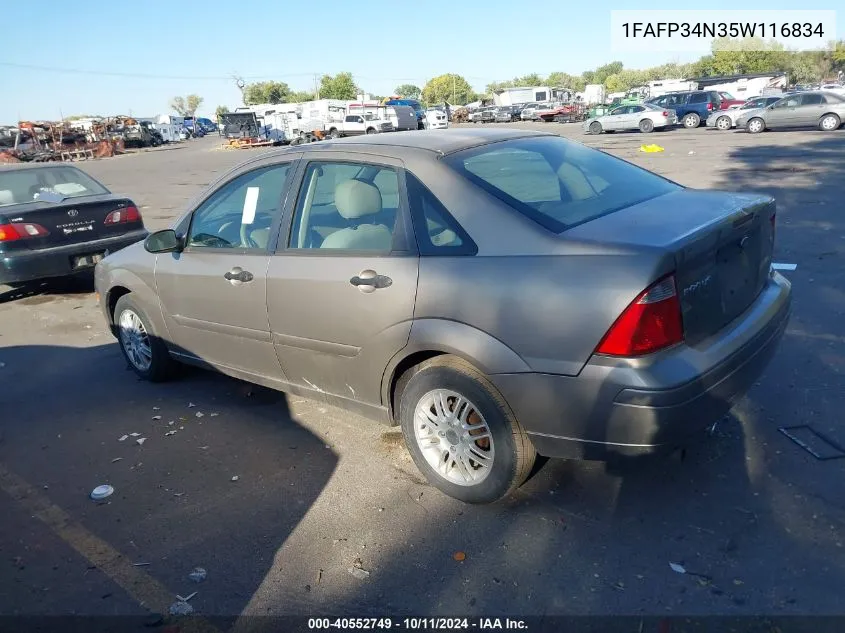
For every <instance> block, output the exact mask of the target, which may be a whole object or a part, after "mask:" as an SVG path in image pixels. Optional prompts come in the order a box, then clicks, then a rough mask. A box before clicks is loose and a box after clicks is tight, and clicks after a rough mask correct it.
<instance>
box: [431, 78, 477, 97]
mask: <svg viewBox="0 0 845 633" xmlns="http://www.w3.org/2000/svg"><path fill="white" fill-rule="evenodd" d="M476 97H477V95H476V94H475V91H474V90H473V89H472V86H470V85H469V82H468V81H467V80H466V79H464V78H463V77H461V76H460V75H456V74H454V73H446V74H445V75H440V76H439V77H435V78H434V79H430V80H429V81H428V83H427V84H426V85H425V86H424V87H423V89H422V98H423V100H424V101H425V102H426V103H430V104H431V103H442V102H443V101H448V102H449V103H456V104H466V103H471V102H472V101H474V100H475V98H476Z"/></svg>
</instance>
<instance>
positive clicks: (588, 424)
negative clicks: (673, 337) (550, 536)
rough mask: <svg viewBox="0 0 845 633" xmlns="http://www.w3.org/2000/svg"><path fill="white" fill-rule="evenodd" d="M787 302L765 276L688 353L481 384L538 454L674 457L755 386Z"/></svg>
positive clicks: (785, 292)
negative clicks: (745, 304) (500, 399)
mask: <svg viewBox="0 0 845 633" xmlns="http://www.w3.org/2000/svg"><path fill="white" fill-rule="evenodd" d="M791 295H792V289H791V286H790V283H789V282H788V281H787V280H786V279H785V278H783V277H782V276H781V275H779V274H777V273H774V274H773V275H772V277H771V279H770V281H769V283H768V284H767V286H766V288H765V289H764V290H763V291H762V292H761V294H760V296H759V297H758V298H757V300H756V301H755V302H754V303H753V304H752V305H751V306H750V307H749V308H748V309H747V310H746V311H745V313H743V315H742V316H741V317H740V318H738V319H737V320H735V321H734V322H733V323H731V324H730V325H728V326H727V327H726V328H724V329H723V330H722V331H720V332H719V333H718V334H716V335H715V336H714V337H712V339H709V340H708V341H704V342H702V343H700V344H699V345H697V346H695V347H688V346H678V347H676V348H673V349H670V350H666V351H665V352H659V353H658V354H654V355H653V356H654V357H655V358H649V359H639V360H625V361H618V360H615V359H610V358H602V357H594V358H593V359H592V360H591V361H590V362H589V363H587V365H586V366H585V367H584V368H583V370H582V371H581V373H580V374H579V375H578V376H572V377H570V376H558V375H551V374H536V373H533V374H531V373H525V374H498V375H493V376H491V377H490V378H491V380H492V381H493V383H494V384H495V385H496V386H497V387H498V389H499V390H500V391H501V393H502V395H503V396H504V397H505V400H506V401H507V402H508V404H509V405H510V407H511V409H512V410H513V411H514V414H515V415H516V417H517V419H518V420H519V421H520V423H521V424H522V426H523V428H524V429H525V430H526V432H528V434H529V436H530V438H531V440H532V442H533V444H534V446H535V448H536V449H537V451H538V452H539V453H540V454H541V455H545V456H548V457H566V458H573V459H596V460H604V459H608V458H610V457H612V456H614V455H623V456H634V455H642V454H648V453H653V452H657V451H659V450H661V449H667V448H674V447H677V446H680V445H682V444H683V443H684V441H686V440H689V439H690V437H691V436H693V435H694V434H695V433H697V432H700V431H703V430H704V429H706V428H707V427H709V426H711V425H712V424H713V423H714V422H716V421H718V420H719V419H720V418H721V417H723V416H724V415H725V414H726V413H727V412H728V411H729V410H730V409H731V407H732V406H733V405H734V403H735V402H736V401H737V400H739V399H740V398H741V397H742V396H743V395H745V393H746V392H747V391H748V389H749V388H750V387H751V386H752V385H753V384H754V382H755V381H756V380H757V379H758V377H759V376H760V374H761V373H762V372H763V370H764V369H765V368H766V366H767V365H768V363H769V361H770V360H771V358H772V356H773V355H774V353H775V351H776V349H777V347H778V344H779V342H780V340H781V338H782V337H783V332H784V330H785V329H786V326H787V323H788V322H789V317H790V313H791Z"/></svg>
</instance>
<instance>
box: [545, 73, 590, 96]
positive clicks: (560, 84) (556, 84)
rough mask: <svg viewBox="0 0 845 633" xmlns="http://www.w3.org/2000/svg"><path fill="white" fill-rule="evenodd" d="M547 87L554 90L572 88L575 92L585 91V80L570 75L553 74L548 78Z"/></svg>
mask: <svg viewBox="0 0 845 633" xmlns="http://www.w3.org/2000/svg"><path fill="white" fill-rule="evenodd" d="M546 85H548V86H550V87H552V88H570V89H572V90H574V91H575V92H581V91H582V90H584V86H585V83H584V78H583V77H576V76H575V75H570V74H569V73H563V72H553V73H552V74H550V75H549V76H548V77H547V78H546Z"/></svg>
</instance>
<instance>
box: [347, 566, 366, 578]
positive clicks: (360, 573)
mask: <svg viewBox="0 0 845 633" xmlns="http://www.w3.org/2000/svg"><path fill="white" fill-rule="evenodd" d="M346 571H348V572H349V573H350V574H351V575H352V576H354V577H355V578H357V579H358V580H366V579H367V578H369V577H370V572H368V571H367V570H366V569H361V568H360V567H350V568H349V569H347V570H346Z"/></svg>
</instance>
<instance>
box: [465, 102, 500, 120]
mask: <svg viewBox="0 0 845 633" xmlns="http://www.w3.org/2000/svg"><path fill="white" fill-rule="evenodd" d="M468 120H469V122H470V123H492V122H493V121H495V120H496V108H495V107H493V106H485V107H483V108H478V110H475V111H474V112H470V113H469V119H468Z"/></svg>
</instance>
